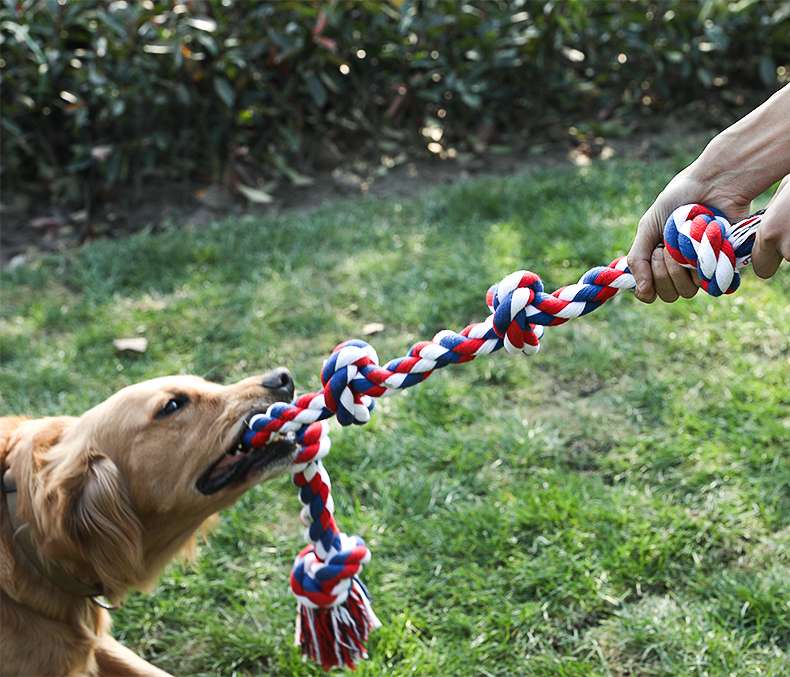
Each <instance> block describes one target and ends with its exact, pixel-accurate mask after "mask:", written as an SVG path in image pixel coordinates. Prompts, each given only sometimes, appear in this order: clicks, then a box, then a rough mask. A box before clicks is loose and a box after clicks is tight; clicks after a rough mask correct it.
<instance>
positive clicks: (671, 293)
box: [650, 247, 678, 303]
mask: <svg viewBox="0 0 790 677" xmlns="http://www.w3.org/2000/svg"><path fill="white" fill-rule="evenodd" d="M650 268H651V272H652V274H653V284H654V285H655V288H656V294H657V295H658V298H660V299H661V300H662V301H665V302H666V303H674V302H675V301H677V300H678V290H677V289H675V285H674V284H672V278H671V277H670V276H669V271H668V270H667V264H666V261H665V260H664V248H663V247H656V248H655V249H654V250H653V254H652V255H651V257H650Z"/></svg>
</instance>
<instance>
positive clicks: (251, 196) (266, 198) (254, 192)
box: [236, 183, 274, 204]
mask: <svg viewBox="0 0 790 677" xmlns="http://www.w3.org/2000/svg"><path fill="white" fill-rule="evenodd" d="M236 188H238V189H239V192H240V193H241V194H242V195H243V196H244V197H246V198H247V199H248V200H249V201H250V202H255V203H257V204H269V203H270V202H272V201H273V200H274V198H273V197H272V196H271V195H270V194H269V193H267V192H266V191H265V190H261V189H260V188H252V187H251V186H245V185H244V184H243V183H240V184H238V185H237V186H236Z"/></svg>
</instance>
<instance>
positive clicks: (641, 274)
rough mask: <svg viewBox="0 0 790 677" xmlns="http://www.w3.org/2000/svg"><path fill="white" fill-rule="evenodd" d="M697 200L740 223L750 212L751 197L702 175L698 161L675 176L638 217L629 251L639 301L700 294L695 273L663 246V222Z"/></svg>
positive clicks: (664, 299) (732, 221)
mask: <svg viewBox="0 0 790 677" xmlns="http://www.w3.org/2000/svg"><path fill="white" fill-rule="evenodd" d="M787 192H788V193H790V190H789V191H787ZM787 197H788V196H785V199H787ZM695 202H696V203H700V204H704V205H707V206H709V207H716V208H717V209H719V210H721V211H723V212H724V213H725V214H726V215H727V218H728V219H729V220H730V222H731V223H737V222H738V221H740V220H741V219H744V218H746V217H747V216H748V215H749V205H750V203H751V200H750V199H749V198H745V197H743V196H741V195H739V194H738V193H737V192H736V191H735V190H734V189H730V188H729V187H726V186H723V185H718V184H717V183H716V182H715V181H709V180H704V179H703V178H701V176H700V171H699V168H698V166H697V165H696V163H694V164H692V165H690V166H688V167H686V169H684V170H683V171H682V172H680V173H679V174H678V175H677V176H675V178H673V179H672V180H671V181H670V182H669V183H668V184H667V187H666V188H664V190H663V191H661V194H660V195H659V196H658V197H657V198H656V200H655V202H654V203H653V204H652V205H651V206H650V209H648V210H647V212H645V215H644V216H643V217H642V218H641V219H640V220H639V227H638V228H637V231H636V237H635V238H634V242H633V244H632V245H631V250H630V251H629V252H628V267H629V268H630V269H631V272H632V273H633V275H634V279H635V280H636V297H637V298H638V299H639V300H640V301H644V302H645V303H652V302H653V301H654V300H655V299H656V296H658V298H660V299H661V300H662V301H666V302H667V303H672V302H673V301H677V299H678V297H680V296H682V297H683V298H687V299H689V298H691V297H692V296H694V294H696V293H697V290H698V289H699V279H698V278H697V275H696V273H695V272H694V271H691V270H689V269H687V268H684V267H683V266H681V265H680V264H679V263H678V262H677V261H675V260H674V259H673V258H672V257H671V256H670V255H669V253H668V252H667V251H666V249H665V248H664V246H663V240H664V224H665V223H666V220H667V218H668V217H669V215H670V214H671V213H672V211H673V210H675V209H677V208H678V207H680V206H681V205H685V204H691V203H695ZM785 223H787V222H786V221H785ZM768 246H769V247H770V242H769V245H768ZM769 256H770V254H769ZM777 265H778V264H777ZM766 269H767V268H766ZM770 274H772V273H770Z"/></svg>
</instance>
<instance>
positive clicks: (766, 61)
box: [759, 56, 776, 86]
mask: <svg viewBox="0 0 790 677" xmlns="http://www.w3.org/2000/svg"><path fill="white" fill-rule="evenodd" d="M759 71H760V80H762V81H763V83H764V84H766V85H769V86H770V85H773V84H775V83H776V63H775V62H774V60H773V59H772V58H771V57H770V56H763V57H761V58H760V66H759Z"/></svg>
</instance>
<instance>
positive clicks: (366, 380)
mask: <svg viewBox="0 0 790 677" xmlns="http://www.w3.org/2000/svg"><path fill="white" fill-rule="evenodd" d="M759 224H760V213H759V212H758V213H757V214H755V215H753V216H750V217H749V218H747V219H745V220H743V221H741V222H739V223H738V224H736V225H734V226H733V225H731V224H730V223H729V222H728V221H727V219H726V218H725V216H724V215H723V214H722V213H721V212H719V211H717V210H715V209H710V208H708V207H705V206H703V205H685V206H683V207H679V208H678V209H676V210H675V211H674V212H673V213H672V215H671V216H670V218H669V219H668V221H667V223H666V226H665V229H664V244H665V246H666V248H667V250H668V252H669V253H670V255H671V256H672V257H673V258H674V259H675V260H676V261H678V262H679V263H680V264H681V265H683V266H685V267H687V268H691V269H693V270H696V271H697V274H698V275H699V278H700V282H701V286H702V288H703V289H704V290H705V291H706V292H707V293H708V294H710V295H712V296H720V295H721V294H731V293H732V292H734V291H735V290H736V289H737V288H738V286H739V284H740V275H739V273H738V271H739V270H740V269H741V268H743V267H744V266H746V265H747V264H748V263H749V261H750V258H751V250H752V245H753V242H754V237H755V233H756V231H757V228H758V226H759ZM634 287H635V281H634V277H633V275H632V274H631V272H630V270H629V269H628V266H627V262H626V259H625V257H619V258H617V259H615V260H614V261H612V262H611V263H610V264H609V265H608V266H605V267H603V266H601V267H596V268H592V269H591V270H588V271H587V272H586V273H585V274H584V275H582V277H581V279H580V280H579V281H578V282H577V283H576V284H572V285H568V286H567V287H560V288H559V289H557V290H556V291H554V292H552V293H550V294H547V293H546V292H545V291H544V289H543V283H542V282H541V279H540V277H538V275H536V274H535V273H531V272H529V271H526V270H519V271H516V272H514V273H511V274H510V275H508V276H506V277H505V278H503V279H502V281H501V282H499V284H496V285H494V286H493V287H491V288H490V289H489V290H488V293H487V294H486V305H487V306H488V308H489V311H490V314H489V315H488V317H486V319H485V320H483V321H482V322H479V323H476V324H470V325H468V326H467V327H465V328H464V329H462V330H461V331H460V332H454V331H450V330H444V331H440V332H439V333H438V334H436V335H435V336H434V337H433V339H431V340H430V341H421V342H419V343H416V344H415V345H413V346H412V347H411V349H410V350H409V352H408V353H407V354H406V355H404V356H403V357H398V358H395V359H393V360H390V361H389V362H387V363H386V364H384V365H383V366H382V365H380V364H379V358H378V355H377V354H376V351H375V350H374V349H373V347H372V346H370V345H369V344H368V343H366V342H365V341H361V340H356V339H355V340H350V341H344V342H343V343H341V344H339V345H338V346H337V347H336V348H335V349H334V350H333V351H332V354H331V355H330V356H329V358H328V359H327V360H326V362H325V363H324V366H323V369H322V372H321V383H322V386H323V387H322V389H321V390H319V391H316V392H312V393H307V394H305V395H302V396H301V397H298V398H297V399H295V400H294V401H293V402H290V403H288V404H284V403H277V404H273V405H272V406H271V407H269V409H268V411H267V412H266V414H260V415H258V416H256V417H254V419H253V420H252V421H251V422H250V430H249V431H248V432H247V434H246V435H245V442H246V443H247V444H250V445H251V446H256V447H257V446H262V445H265V444H266V443H267V442H268V441H269V440H270V438H271V436H272V435H274V434H285V435H292V436H293V437H294V439H295V441H296V442H297V444H298V446H299V452H298V454H297V456H296V458H295V459H294V462H293V466H292V473H293V481H294V484H296V486H297V487H299V499H300V501H301V502H302V505H303V508H302V522H303V523H304V524H305V526H306V527H307V538H308V541H309V544H308V545H307V546H306V547H305V548H304V549H303V550H302V551H301V552H300V553H299V555H298V556H297V557H296V561H295V563H294V567H293V570H292V573H291V590H292V591H293V593H294V595H296V598H297V600H298V606H299V614H298V618H297V642H298V643H299V644H301V646H302V649H303V651H304V652H305V653H307V654H308V655H309V656H310V657H311V658H312V659H314V660H315V661H316V662H318V663H320V664H321V665H322V666H323V667H325V668H327V669H328V668H330V667H333V666H337V665H347V666H349V667H353V666H354V665H355V664H356V662H357V661H358V660H359V659H361V658H365V657H366V656H367V652H366V648H365V643H366V641H367V637H368V633H369V631H370V630H372V629H374V628H375V627H377V626H378V625H379V621H378V619H377V618H376V616H375V614H374V613H373V610H372V608H371V606H370V600H369V597H368V593H367V590H366V589H365V587H364V585H363V584H362V582H361V581H360V579H359V576H358V574H359V573H360V571H361V570H362V567H363V566H364V565H365V564H367V563H368V561H369V560H370V551H369V550H368V549H367V547H366V546H365V543H364V541H363V540H362V539H361V538H359V537H357V536H347V535H346V534H344V533H343V532H341V531H340V530H339V529H338V527H337V524H336V523H335V518H334V503H333V501H332V495H331V483H330V480H329V474H328V473H327V471H326V468H325V467H324V465H323V462H322V459H323V458H324V457H325V456H326V455H327V453H328V452H329V447H330V440H329V436H328V425H327V419H329V418H331V417H332V416H335V417H336V418H337V420H338V422H339V423H340V424H341V425H344V426H346V425H350V424H358V425H361V424H364V423H367V422H368V420H370V415H371V412H372V411H373V407H374V398H377V397H381V396H382V395H385V394H388V393H391V392H394V391H395V390H403V389H405V388H410V387H411V386H414V385H416V384H418V383H421V382H422V381H424V380H425V379H427V378H428V377H429V376H430V375H431V374H432V373H433V372H434V371H436V370H437V369H441V368H443V367H446V366H447V365H449V364H460V363H463V362H469V361H471V360H473V359H475V358H476V357H478V356H480V355H488V354H489V353H493V352H496V351H498V350H500V349H501V348H504V349H505V350H506V351H507V352H509V353H519V352H521V353H524V354H527V355H531V354H533V353H536V352H538V350H539V349H540V339H541V337H542V336H543V332H544V329H545V327H551V326H555V325H558V324H563V323H564V322H567V321H568V320H570V319H573V318H576V317H581V316H582V315H586V314H587V313H590V312H592V311H593V310H595V309H596V308H599V307H600V306H601V305H603V304H604V303H605V302H606V301H608V300H609V299H611V298H612V297H614V296H615V295H617V294H618V293H619V292H620V291H622V290H624V289H633V288H634Z"/></svg>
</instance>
